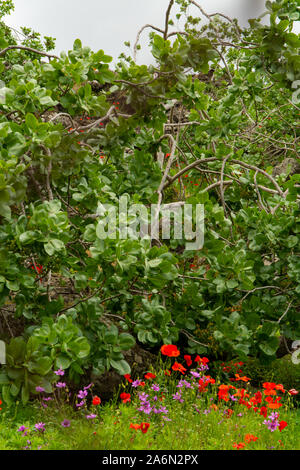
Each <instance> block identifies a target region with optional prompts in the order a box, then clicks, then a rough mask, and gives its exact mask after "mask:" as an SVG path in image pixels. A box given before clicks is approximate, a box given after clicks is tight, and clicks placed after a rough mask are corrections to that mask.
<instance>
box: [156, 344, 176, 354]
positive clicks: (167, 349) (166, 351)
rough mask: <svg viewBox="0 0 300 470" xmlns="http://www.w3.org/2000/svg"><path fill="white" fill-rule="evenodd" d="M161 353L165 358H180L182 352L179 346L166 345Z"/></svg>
mask: <svg viewBox="0 0 300 470" xmlns="http://www.w3.org/2000/svg"><path fill="white" fill-rule="evenodd" d="M160 352H161V353H162V354H163V355H164V356H168V357H178V356H179V355H180V351H179V350H178V349H177V346H174V345H173V344H164V345H163V346H162V347H161V348H160Z"/></svg>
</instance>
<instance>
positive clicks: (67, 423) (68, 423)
mask: <svg viewBox="0 0 300 470" xmlns="http://www.w3.org/2000/svg"><path fill="white" fill-rule="evenodd" d="M60 424H61V425H62V427H63V428H69V427H70V424H71V422H70V421H69V420H68V419H64V420H63V422H62V423H60Z"/></svg>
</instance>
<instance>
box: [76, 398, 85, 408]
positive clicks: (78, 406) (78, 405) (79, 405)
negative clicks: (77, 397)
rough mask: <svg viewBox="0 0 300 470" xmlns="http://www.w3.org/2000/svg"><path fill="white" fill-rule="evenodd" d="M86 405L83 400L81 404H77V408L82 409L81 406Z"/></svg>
mask: <svg viewBox="0 0 300 470" xmlns="http://www.w3.org/2000/svg"><path fill="white" fill-rule="evenodd" d="M83 405H85V401H84V400H82V401H81V402H80V403H77V404H76V406H77V408H80V407H81V406H83Z"/></svg>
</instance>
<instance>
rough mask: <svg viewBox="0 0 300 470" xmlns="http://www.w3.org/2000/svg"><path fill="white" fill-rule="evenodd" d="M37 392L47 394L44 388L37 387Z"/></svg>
mask: <svg viewBox="0 0 300 470" xmlns="http://www.w3.org/2000/svg"><path fill="white" fill-rule="evenodd" d="M35 389H36V391H37V392H41V393H42V392H45V389H44V388H43V387H35Z"/></svg>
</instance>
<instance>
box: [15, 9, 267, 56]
mask: <svg viewBox="0 0 300 470" xmlns="http://www.w3.org/2000/svg"><path fill="white" fill-rule="evenodd" d="M14 3H15V11H14V13H12V15H11V16H9V17H8V18H7V20H6V22H7V24H9V25H10V26H13V27H15V28H19V27H20V26H28V27H31V28H33V29H34V30H36V31H38V32H40V33H42V34H43V35H46V36H52V37H55V38H56V52H57V53H59V52H60V51H62V50H69V49H71V48H72V44H73V42H74V40H75V39H76V38H80V39H81V40H82V42H83V44H84V45H85V46H89V47H91V48H92V49H93V50H94V51H97V50H99V49H103V50H104V52H105V53H106V54H108V55H111V56H112V57H113V58H114V59H117V57H118V55H119V54H120V53H121V52H122V51H127V52H128V49H127V48H126V47H125V46H124V41H130V42H131V44H132V45H133V44H134V42H135V38H136V34H137V32H138V30H139V29H140V28H141V27H142V26H143V25H144V24H146V23H150V24H153V25H155V26H158V27H163V25H164V17H165V11H166V8H167V6H168V4H169V0H14ZM199 4H201V6H202V7H203V8H205V9H206V11H207V12H208V13H214V12H216V11H219V12H222V13H225V14H227V15H229V16H231V17H236V18H238V19H239V22H240V24H241V25H245V24H247V19H248V18H254V17H257V16H259V15H260V14H261V13H262V12H263V11H264V4H265V1H264V0H199ZM173 11H174V13H173V18H174V19H176V18H175V14H176V12H178V7H177V5H176V6H175V8H174V10H173ZM190 12H191V14H193V15H195V16H197V12H199V10H198V9H197V8H195V7H190ZM148 32H149V30H146V31H145V32H144V33H143V36H142V41H141V44H142V46H144V47H143V49H142V50H141V51H140V52H139V54H138V63H149V61H150V57H151V56H150V53H149V52H147V47H145V46H146V45H147V42H148Z"/></svg>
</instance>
